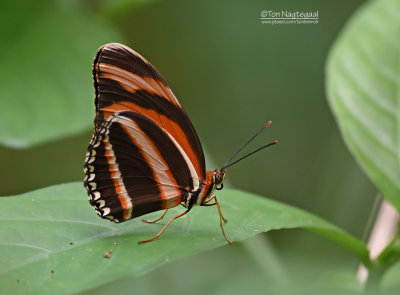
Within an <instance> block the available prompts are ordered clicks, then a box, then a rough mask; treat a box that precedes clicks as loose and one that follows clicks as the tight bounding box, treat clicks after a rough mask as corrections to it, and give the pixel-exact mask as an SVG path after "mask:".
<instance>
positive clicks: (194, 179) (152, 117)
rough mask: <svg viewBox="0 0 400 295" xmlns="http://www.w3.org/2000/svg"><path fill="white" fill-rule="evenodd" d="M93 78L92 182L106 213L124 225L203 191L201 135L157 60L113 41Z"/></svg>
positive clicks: (94, 198) (92, 195)
mask: <svg viewBox="0 0 400 295" xmlns="http://www.w3.org/2000/svg"><path fill="white" fill-rule="evenodd" d="M93 77H94V81H95V88H96V101H95V105H96V118H95V131H94V135H93V138H92V141H91V143H90V145H89V147H88V152H87V159H86V162H85V173H86V178H85V186H86V188H87V190H88V194H89V199H90V201H91V204H92V205H93V206H94V207H95V208H96V209H97V211H98V213H99V215H100V216H102V217H105V218H109V219H111V220H114V221H117V222H120V221H124V220H127V219H130V218H134V217H137V216H140V215H143V214H146V213H149V212H153V211H157V210H160V209H166V208H171V207H174V206H176V205H178V204H179V203H180V202H181V201H182V200H183V199H184V197H185V196H186V195H187V192H189V191H197V190H198V189H199V188H200V183H201V182H202V181H203V180H204V178H205V160H204V154H203V150H202V147H201V144H200V141H199V138H198V136H197V134H196V132H195V130H194V128H193V125H192V123H191V122H190V120H189V118H188V116H187V115H186V113H185V111H184V110H183V108H182V107H181V105H180V103H179V101H178V100H177V98H176V97H175V96H174V94H173V93H172V91H171V89H170V88H169V87H168V85H167V84H166V82H165V81H164V79H163V78H162V77H161V76H160V74H159V73H158V72H157V71H156V70H155V69H154V68H153V67H152V66H151V65H150V63H149V62H148V61H146V60H145V59H144V58H143V57H142V56H140V55H139V54H138V53H136V52H134V51H133V50H131V49H130V48H128V47H126V46H123V45H121V44H117V43H111V44H107V45H105V46H103V47H101V48H100V50H99V52H98V54H97V56H96V59H95V62H94V66H93ZM185 194H186V195H185Z"/></svg>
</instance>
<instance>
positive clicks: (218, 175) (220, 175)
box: [214, 169, 225, 190]
mask: <svg viewBox="0 0 400 295" xmlns="http://www.w3.org/2000/svg"><path fill="white" fill-rule="evenodd" d="M214 177H215V184H216V185H219V184H221V186H220V187H217V189H218V190H221V189H222V187H223V185H222V182H223V181H224V178H225V170H219V169H216V170H215V171H214Z"/></svg>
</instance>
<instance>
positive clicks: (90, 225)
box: [0, 183, 368, 294]
mask: <svg viewBox="0 0 400 295" xmlns="http://www.w3.org/2000/svg"><path fill="white" fill-rule="evenodd" d="M218 198H219V200H220V202H221V203H222V210H223V213H224V215H225V217H227V218H228V219H229V222H228V223H227V224H226V225H225V231H226V233H227V235H228V236H229V238H230V239H232V241H242V240H245V239H248V238H249V237H252V236H254V235H256V234H258V233H261V232H265V231H269V230H273V229H283V228H306V229H309V230H311V231H315V232H317V233H319V234H321V235H323V236H326V237H328V238H331V239H333V240H335V241H336V242H338V243H339V244H341V245H343V246H344V247H346V248H348V249H349V250H350V251H352V252H353V253H354V254H355V255H357V256H358V257H359V258H360V259H361V260H362V261H364V263H368V251H367V249H366V248H365V246H364V245H363V244H362V243H361V242H360V241H358V240H357V239H355V238H353V237H352V236H350V235H348V234H347V233H345V232H344V231H342V230H341V229H339V228H337V227H336V226H334V225H332V224H330V223H328V222H326V221H324V220H322V219H320V218H318V217H316V216H314V215H312V214H309V213H307V212H305V211H302V210H300V209H296V208H294V207H291V206H288V205H284V204H281V203H279V202H276V201H272V200H268V199H265V198H261V197H258V196H255V195H252V194H250V193H245V192H241V191H236V190H229V189H225V190H224V191H223V192H221V193H218ZM182 209H183V208H180V207H179V208H173V209H172V210H171V212H168V215H167V217H166V219H167V218H170V217H172V216H174V215H176V214H178V213H180V212H182ZM160 214H161V213H160V212H155V213H152V214H149V215H148V216H146V218H149V219H152V218H156V217H158V216H159V215H160ZM165 222H166V221H165V220H164V221H160V222H159V223H157V224H145V223H143V222H141V220H140V219H137V220H132V221H129V222H125V223H122V224H114V223H111V222H109V221H107V220H103V219H101V218H99V217H97V216H96V214H95V212H94V211H93V209H91V208H90V206H89V204H88V202H87V200H86V192H85V191H84V188H83V185H82V183H71V184H66V185H58V186H53V187H49V188H46V189H42V190H38V191H34V192H30V193H26V194H23V195H20V196H13V197H2V198H0V253H1V255H0V285H1V286H2V287H3V288H5V289H7V290H10V292H11V293H12V294H25V293H29V294H54V293H57V294H69V293H73V292H78V291H81V290H85V289H89V288H93V287H96V286H99V285H101V284H105V283H107V282H109V281H113V280H116V279H119V278H122V277H126V276H130V275H135V276H137V275H140V274H143V273H145V272H148V271H149V270H151V269H154V268H156V267H158V266H160V265H162V264H165V263H167V262H168V261H172V260H176V259H177V258H179V257H184V256H188V255H193V254H196V253H200V252H202V251H206V250H210V249H214V248H217V247H220V246H224V245H227V242H226V241H225V239H224V238H223V236H222V234H221V230H220V227H219V218H218V213H217V208H212V207H201V208H200V207H197V208H194V209H193V210H192V211H191V212H190V214H188V215H187V216H185V217H182V218H181V219H178V220H175V221H174V222H173V223H172V224H171V225H170V226H169V227H168V229H167V230H166V231H165V232H164V233H163V235H162V236H161V237H160V238H159V239H157V240H155V241H153V242H151V243H147V244H142V245H138V244H137V242H138V241H140V240H143V239H147V238H150V237H152V236H153V235H154V234H156V233H157V232H158V231H159V230H160V229H161V227H162V226H163V225H164V224H165ZM109 250H112V253H111V257H110V258H104V257H103V255H104V253H106V252H107V251H109Z"/></svg>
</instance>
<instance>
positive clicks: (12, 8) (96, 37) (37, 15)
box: [0, 0, 122, 148]
mask: <svg viewBox="0 0 400 295" xmlns="http://www.w3.org/2000/svg"><path fill="white" fill-rule="evenodd" d="M0 13H1V15H0V22H1V25H0V27H1V28H2V29H1V33H0V36H1V37H2V43H1V44H2V46H1V49H0V56H1V58H0V64H1V68H0V80H1V87H0V98H1V99H0V143H1V144H3V145H5V146H9V147H14V148H27V147H30V146H33V145H37V144H42V143H45V142H48V141H53V140H55V139H59V138H65V136H68V135H72V134H77V133H81V132H83V131H84V130H87V129H88V128H89V127H90V126H91V125H92V122H93V114H94V111H93V99H91V98H93V90H92V88H93V87H92V86H91V84H92V81H91V63H92V60H93V57H94V54H95V51H96V48H98V47H100V46H101V45H102V44H104V43H106V42H109V41H112V40H114V41H115V40H122V37H121V35H120V34H119V33H118V31H117V30H115V29H113V28H112V27H111V26H110V25H107V22H105V21H104V20H102V19H100V18H97V17H96V16H94V15H93V13H91V12H90V10H89V9H88V7H86V5H85V3H84V2H82V1H51V0H39V1H23V5H21V3H20V1H5V2H2V4H1V12H0Z"/></svg>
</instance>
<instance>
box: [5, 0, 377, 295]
mask: <svg viewBox="0 0 400 295" xmlns="http://www.w3.org/2000/svg"><path fill="white" fill-rule="evenodd" d="M22 2H23V1H22ZM39 2H40V3H41V5H43V7H47V6H46V5H48V2H47V1H39ZM71 3H74V4H73V5H74V8H73V9H77V10H78V11H79V13H80V14H78V15H77V16H76V17H77V18H78V17H79V18H80V19H79V21H78V20H77V22H78V24H79V25H77V24H76V23H74V18H69V19H66V20H68V21H65V22H64V23H63V25H64V26H65V30H66V31H67V32H68V31H69V29H71V30H75V31H74V34H77V36H75V37H77V40H80V39H82V40H85V39H86V35H85V34H88V32H89V31H86V30H85V29H83V27H84V26H86V24H85V23H81V18H82V17H83V18H84V19H85V20H88V19H89V21H88V22H90V21H91V20H95V21H96V22H99V23H101V24H102V25H101V26H100V27H97V26H94V27H93V28H92V30H93V32H96V34H97V33H98V34H99V36H98V37H97V36H95V35H96V34H93V35H92V36H91V38H92V39H95V43H96V44H97V45H96V46H93V47H90V46H89V45H88V44H86V45H85V46H86V47H85V48H86V52H87V53H86V54H85V55H82V56H79V58H80V59H79V67H80V68H81V70H82V72H84V73H85V77H86V79H87V80H85V83H84V84H83V86H79V87H86V88H85V92H80V94H76V93H75V92H74V91H72V90H74V89H75V84H74V83H75V82H74V81H73V79H70V80H68V85H67V86H65V87H66V88H68V89H72V90H71V91H70V92H69V93H71V95H79V96H82V97H81V99H82V106H80V105H79V108H81V109H80V110H81V111H82V109H84V110H88V113H87V119H86V120H87V123H85V124H86V125H84V126H85V127H84V128H83V130H81V131H79V130H78V131H76V132H71V134H69V136H68V138H62V136H60V138H61V139H60V138H56V137H54V138H52V139H51V140H50V141H49V142H46V143H42V144H36V145H34V146H33V147H28V148H25V149H14V148H11V147H0V155H1V156H0V164H1V167H2V169H1V170H0V183H1V186H0V194H1V195H3V196H5V195H11V194H18V193H22V192H25V191H29V190H33V189H37V188H40V187H45V186H48V185H51V184H57V183H65V182H70V181H81V180H82V179H83V171H82V166H83V160H84V157H85V150H86V147H87V145H88V142H89V140H90V137H91V124H92V123H91V122H92V120H93V118H94V105H93V97H94V89H93V86H92V84H91V81H90V79H91V67H92V62H93V57H94V55H95V54H96V51H97V49H98V47H99V46H100V45H102V44H103V43H106V42H111V41H115V42H123V43H125V44H126V45H128V46H130V47H132V48H133V49H135V50H136V51H138V52H139V53H141V54H142V55H143V56H145V57H146V58H147V59H148V60H149V61H150V62H151V63H152V64H153V65H154V66H155V67H156V68H157V69H158V70H159V71H160V73H161V74H162V75H163V76H164V78H165V79H166V80H167V81H168V83H169V84H170V86H171V88H172V89H173V91H174V92H175V94H176V95H177V96H178V98H179V99H180V101H181V103H182V104H183V106H184V107H185V109H186V111H187V112H188V114H189V116H190V117H191V119H192V121H193V124H194V126H195V127H196V130H197V132H198V134H199V137H200V139H201V141H202V143H203V147H204V148H205V150H206V154H207V161H208V163H210V164H209V167H208V168H209V169H214V168H216V167H215V166H214V165H217V167H219V166H221V165H222V164H223V163H224V162H225V161H226V160H227V158H229V157H230V155H231V154H232V153H233V152H235V150H236V149H237V148H238V147H239V146H241V145H242V144H243V143H244V142H245V141H246V140H247V139H248V138H249V137H250V136H251V135H252V134H253V133H254V132H255V131H256V130H258V129H259V128H260V127H261V126H262V125H263V124H264V123H265V122H266V121H268V120H272V121H273V124H272V125H271V126H270V127H269V128H268V129H267V130H266V131H265V132H264V133H263V134H262V135H261V136H260V138H258V139H257V141H256V142H255V143H253V144H252V145H251V147H249V149H252V148H255V147H258V146H259V145H262V144H265V143H267V142H269V141H271V140H273V139H278V140H279V144H278V145H276V146H274V147H273V148H270V149H268V150H266V151H263V152H261V153H260V154H257V155H256V156H254V157H251V158H249V159H247V160H245V161H243V162H241V163H240V164H237V165H236V166H234V167H232V169H229V170H228V176H227V179H228V180H229V186H231V187H236V188H240V189H243V190H246V191H251V192H255V193H258V194H260V195H262V196H265V197H268V198H272V199H276V200H279V201H282V202H286V203H289V204H292V205H295V206H297V207H300V208H303V209H306V210H308V211H310V212H312V213H314V214H317V215H319V216H321V217H323V218H325V219H327V220H328V221H331V222H333V223H335V224H337V225H339V226H341V227H342V228H344V229H345V230H347V231H348V232H350V233H351V234H353V235H355V236H356V237H358V238H360V239H363V236H364V234H365V231H366V224H367V221H368V218H369V215H370V212H371V208H372V206H373V203H374V199H375V196H376V189H375V187H374V186H373V185H372V184H371V183H370V181H369V180H368V179H367V178H366V176H365V175H364V174H363V173H362V172H361V170H360V169H359V168H358V166H357V164H356V163H355V161H354V160H353V158H352V157H351V155H350V154H349V152H348V151H347V149H346V147H345V146H344V144H343V141H342V139H341V137H340V134H339V131H338V129H337V126H336V124H335V121H334V119H333V117H332V115H331V112H330V110H329V108H328V105H327V101H326V95H325V89H324V78H325V77H324V65H325V61H326V58H327V54H328V52H329V48H330V46H331V45H332V43H333V41H334V40H335V38H336V37H337V35H338V33H339V32H340V30H341V29H342V28H343V26H344V24H345V22H346V20H347V19H348V18H349V16H350V15H351V14H352V13H353V12H354V11H355V10H356V9H357V8H358V7H359V6H360V5H361V4H362V1H344V0H341V1H333V0H330V1H317V0H314V1H312V0H308V1H307V0H301V1H288V0H285V1H228V0H223V1H211V0H205V1H185V0H165V1H144V0H142V1H136V2H134V1H128V0H126V1H123V0H119V1H115V2H113V3H111V1H109V2H106V1H94V0H92V1H83V2H78V1H72V2H71ZM71 3H69V2H68V1H54V2H52V4H51V5H50V8H46V9H48V11H49V13H50V14H51V11H52V10H51V9H55V10H57V12H58V11H60V10H61V11H62V10H64V9H66V10H68V9H70V7H69V6H70V5H72V4H71ZM2 5H5V4H4V3H3V4H2ZM43 7H42V8H40V9H38V10H36V11H33V12H32V14H33V15H32V14H30V17H31V18H32V19H34V18H35V15H34V13H38V12H41V11H42V9H43ZM4 9H6V7H5V8H4ZM4 9H2V11H3V13H4ZM262 10H275V11H281V10H290V11H318V12H319V19H320V21H319V24H317V25H268V24H261V23H260V13H261V11H262ZM25 11H27V12H29V9H26V8H25ZM12 13H14V15H11V16H12V17H14V19H17V20H18V19H19V20H21V21H23V20H26V18H25V16H24V15H21V13H20V10H19V9H13V10H12ZM28 14H29V13H28ZM11 16H10V17H9V18H12V17H11ZM69 22H71V23H69ZM15 23H18V22H15ZM17 27H18V26H17ZM103 28H107V30H110V32H112V33H110V35H111V36H115V39H113V38H110V37H109V36H110V35H107V37H104V36H102V35H101V32H99V31H100V30H103ZM17 29H18V28H16V29H15V30H17ZM49 29H50V28H49ZM3 30H4V32H7V33H3V34H0V38H2V40H1V43H2V44H3V46H5V47H7V46H8V44H11V45H12V47H13V48H14V49H15V48H17V49H21V48H18V46H19V43H18V42H15V39H16V36H15V35H14V34H12V31H13V30H14V28H12V27H11V28H10V27H8V28H7V29H3ZM10 31H11V33H10ZM21 31H24V30H20V31H18V32H21ZM79 34H81V35H79ZM113 34H114V35H113ZM55 36H58V38H60V40H64V38H67V37H65V35H64V34H61V33H60V34H57V32H56V33H55ZM74 40H75V39H74ZM47 41H49V40H47ZM57 41H58V40H54V43H57ZM71 42H72V41H71ZM74 42H75V41H74ZM40 44H41V43H40V42H38V46H39V48H36V50H37V51H39V52H40V50H41V48H40ZM51 44H52V40H50V42H48V43H47V44H46V49H45V50H46V51H47V52H52V53H53V54H57V50H58V48H59V46H55V47H54V50H53V49H52V47H51V46H52V45H51ZM79 46H80V44H79V43H77V44H74V46H71V48H75V49H76V48H79ZM67 47H68V46H67ZM63 48H64V49H65V47H63ZM25 49H26V48H25ZM21 53H24V51H23V50H22V49H21ZM26 53H29V51H27V52H26ZM71 55H72V56H74V52H73V51H72V52H71ZM30 58H31V59H35V55H34V54H33V55H31V56H30ZM57 59H58V63H57V64H53V65H52V66H54V67H55V68H57V69H58V71H60V69H61V70H62V69H63V68H65V71H68V72H67V75H68V76H72V77H73V76H74V72H73V71H74V69H73V67H72V68H71V67H68V63H69V61H68V59H65V58H64V56H63V55H62V54H61V55H60V56H58V58H57ZM2 60H3V61H5V60H7V59H6V58H4V57H3V58H2ZM24 60H25V58H24V59H21V62H23V61H24ZM64 63H65V64H64ZM20 66H21V68H23V67H24V65H23V64H22V65H20ZM52 70H53V69H52V67H48V71H49V75H50V76H51V71H52ZM3 75H7V74H4V73H3ZM20 82H21V85H22V86H21V87H23V85H24V81H20ZM78 82H79V81H78ZM49 83H51V81H50V82H49ZM28 86H29V85H28ZM24 91H25V92H26V93H30V89H29V87H26V89H24ZM3 93H4V92H3ZM27 95H28V94H27ZM12 99H13V93H7V96H4V95H3V96H2V97H0V103H1V104H2V105H3V103H4V102H5V101H6V100H12ZM30 99H33V100H38V101H40V100H41V97H32V96H31V97H30ZM3 106H4V105H3ZM62 107H63V106H60V109H62ZM3 110H4V108H3ZM72 112H75V110H72ZM76 112H79V110H76ZM53 115H54V114H53ZM85 116H86V115H85ZM13 119H15V120H16V121H18V120H20V118H13ZM73 120H74V119H73V118H71V124H73ZM85 122H86V121H85ZM2 128H7V126H3V127H2ZM211 163H213V164H211ZM214 163H215V164H214ZM243 202H246V200H243ZM222 206H223V205H222ZM228 219H229V217H228ZM249 249H251V250H249ZM254 253H259V254H257V255H256V256H257V257H254ZM258 256H259V257H263V259H261V258H260V259H261V260H260V259H258V258H259V257H258ZM260 261H261V263H260ZM260 264H261V265H260ZM255 265H257V266H255ZM326 265H329V266H330V269H331V271H332V269H333V270H334V269H347V270H350V271H351V272H353V273H354V272H355V271H356V268H357V261H356V259H354V258H352V257H351V256H350V255H348V254H347V253H345V252H344V251H343V250H342V249H341V248H339V247H337V246H335V245H333V244H332V243H331V242H329V241H325V240H323V239H322V238H318V237H316V236H314V235H313V234H310V233H306V232H304V231H297V230H296V231H279V232H271V233H268V234H265V237H263V236H261V237H257V238H255V239H253V240H250V241H248V242H246V243H244V244H243V245H234V246H232V247H224V248H222V249H218V250H216V251H213V252H209V253H206V254H202V255H201V256H197V257H191V258H186V259H184V260H182V261H178V262H174V263H171V264H168V265H166V266H164V267H162V268H161V269H158V270H156V271H155V272H152V273H149V274H147V275H146V276H144V277H141V278H139V279H131V278H129V279H127V280H123V281H121V282H118V283H117V284H113V285H111V286H107V287H104V288H101V290H100V289H99V290H95V291H93V294H94V293H96V294H102V293H101V292H104V294H105V293H107V292H111V291H110V290H111V289H112V288H114V289H115V288H120V290H125V291H123V292H128V291H127V290H131V291H135V290H145V291H147V292H150V293H151V292H152V293H154V294H158V293H160V294H161V293H163V290H164V291H165V289H168V290H170V291H171V293H172V292H173V291H175V292H176V293H178V294H181V293H188V292H190V293H195V294H197V293H199V294H200V292H201V293H204V292H207V293H209V292H212V293H213V294H225V293H228V292H229V293H230V294H243V292H242V291H243V290H244V289H246V288H253V290H257V291H260V290H273V288H274V285H273V281H275V279H276V278H277V275H276V274H277V273H280V272H281V271H285V272H286V271H287V272H288V273H290V274H291V277H289V278H288V279H287V280H288V281H290V282H292V283H293V281H295V282H298V283H299V284H302V283H301V282H303V284H305V282H307V279H311V278H313V279H314V278H315V277H318V278H321V280H322V281H326V280H328V281H329V280H330V281H333V282H334V281H335V280H336V278H335V274H334V273H327V272H324V271H321V268H323V267H324V266H326ZM274 274H275V275H274ZM340 280H341V282H344V281H346V280H347V279H340ZM289 285H290V284H289ZM238 286H242V287H243V286H245V287H246V288H244V289H240V288H239V287H238ZM317 287H318V286H317ZM248 291H249V289H247V292H248ZM235 292H236V293H235ZM168 293H169V292H168ZM168 293H167V294H168ZM163 294H165V293H163ZM271 294H273V293H271Z"/></svg>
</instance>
